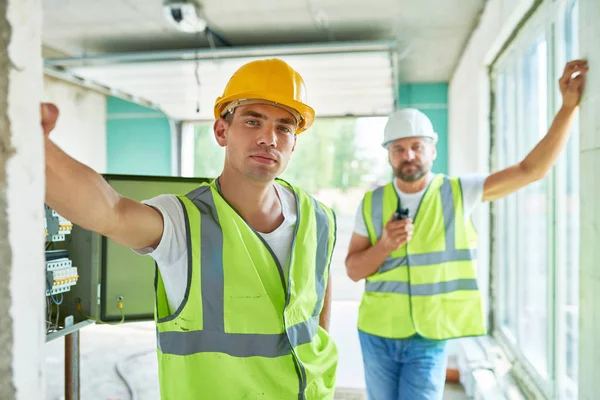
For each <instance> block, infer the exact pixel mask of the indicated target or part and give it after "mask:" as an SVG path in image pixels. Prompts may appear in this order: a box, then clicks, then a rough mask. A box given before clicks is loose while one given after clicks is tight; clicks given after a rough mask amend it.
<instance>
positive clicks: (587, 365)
mask: <svg viewBox="0 0 600 400" xmlns="http://www.w3.org/2000/svg"><path fill="white" fill-rule="evenodd" d="M579 13H580V15H579V42H580V43H581V46H580V53H581V56H582V57H583V58H587V60H588V62H589V66H590V72H589V74H588V81H587V85H586V88H585V93H584V96H583V99H582V103H581V110H580V120H579V122H580V125H579V131H580V135H581V137H580V147H581V158H580V164H579V166H580V178H579V179H580V182H581V185H580V188H581V194H580V196H581V197H580V202H581V203H580V204H581V208H580V215H581V222H580V225H581V231H580V235H581V243H580V250H579V254H580V265H579V268H580V272H579V273H580V278H579V282H580V287H579V321H580V322H579V399H581V400H592V399H597V398H598V378H599V377H600V371H599V370H598V366H599V365H600V307H599V305H600V266H599V265H598V259H600V248H599V247H598V243H599V242H600V229H599V228H598V227H599V226H600V209H599V208H598V203H600V179H598V171H600V113H598V109H600V68H599V67H598V66H600V44H598V38H599V37H600V24H598V20H600V1H598V0H579Z"/></svg>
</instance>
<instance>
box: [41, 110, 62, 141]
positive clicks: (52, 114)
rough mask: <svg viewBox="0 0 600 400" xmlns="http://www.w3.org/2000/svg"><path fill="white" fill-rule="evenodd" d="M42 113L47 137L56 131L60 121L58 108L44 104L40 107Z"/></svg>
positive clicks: (43, 126) (43, 127)
mask: <svg viewBox="0 0 600 400" xmlns="http://www.w3.org/2000/svg"><path fill="white" fill-rule="evenodd" d="M40 113H41V115H42V129H43V130H44V135H45V136H46V137H47V136H48V135H50V132H52V130H53V129H54V126H55V125H56V121H57V120H58V114H59V112H58V107H56V106H55V105H54V104H52V103H42V104H41V105H40Z"/></svg>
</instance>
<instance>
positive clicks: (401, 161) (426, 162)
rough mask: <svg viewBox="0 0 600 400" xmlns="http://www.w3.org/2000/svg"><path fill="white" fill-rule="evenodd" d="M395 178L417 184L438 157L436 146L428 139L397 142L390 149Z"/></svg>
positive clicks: (416, 138) (406, 139) (408, 139)
mask: <svg viewBox="0 0 600 400" xmlns="http://www.w3.org/2000/svg"><path fill="white" fill-rule="evenodd" d="M388 154H389V160H390V165H391V166H392V168H393V170H394V176H395V177H396V178H398V179H400V180H401V181H404V182H415V181H417V180H419V179H420V178H422V177H423V176H425V175H426V174H427V173H428V172H429V171H431V167H432V165H433V160H435V158H436V156H437V152H436V149H435V145H434V144H433V142H431V141H430V140H429V139H426V138H418V137H414V138H405V139H400V140H396V141H395V142H393V143H392V144H390V146H389V148H388Z"/></svg>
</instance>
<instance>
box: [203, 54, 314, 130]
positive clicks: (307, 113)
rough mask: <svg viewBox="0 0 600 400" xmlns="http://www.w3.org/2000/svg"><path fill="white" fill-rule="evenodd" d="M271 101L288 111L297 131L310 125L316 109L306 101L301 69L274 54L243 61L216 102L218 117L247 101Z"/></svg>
mask: <svg viewBox="0 0 600 400" xmlns="http://www.w3.org/2000/svg"><path fill="white" fill-rule="evenodd" d="M252 103H261V104H272V105H275V106H277V107H281V108H283V109H285V110H287V111H289V112H290V113H291V114H292V115H293V116H294V117H295V118H296V121H297V123H298V127H297V129H296V134H299V133H302V132H303V131H305V130H307V129H308V128H310V126H311V125H312V123H313V122H314V120H315V111H314V110H313V109H312V108H311V107H310V106H308V105H307V104H306V86H305V85H304V80H303V79H302V76H300V74H299V73H298V72H296V71H295V70H294V69H293V68H292V67H290V66H289V65H288V64H287V63H286V62H285V61H283V60H280V59H277V58H273V59H268V60H258V61H252V62H249V63H247V64H245V65H242V66H241V67H240V68H239V69H238V70H237V71H236V72H235V73H234V74H233V76H232V77H231V79H229V82H227V86H225V91H224V92H223V95H222V96H221V97H218V98H217V100H216V102H215V118H217V119H218V118H220V117H223V116H225V114H227V113H228V112H232V111H233V110H234V109H235V108H236V107H238V106H240V105H244V104H252Z"/></svg>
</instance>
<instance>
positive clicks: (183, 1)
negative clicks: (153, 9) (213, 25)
mask: <svg viewBox="0 0 600 400" xmlns="http://www.w3.org/2000/svg"><path fill="white" fill-rule="evenodd" d="M163 11H164V14H165V18H166V19H167V21H168V22H169V23H170V24H171V25H173V26H175V28H177V29H178V30H180V31H182V32H192V33H195V32H203V31H204V30H205V29H206V20H205V19H204V17H203V16H202V15H203V14H202V4H201V3H200V2H199V1H198V0H164V1H163Z"/></svg>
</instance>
